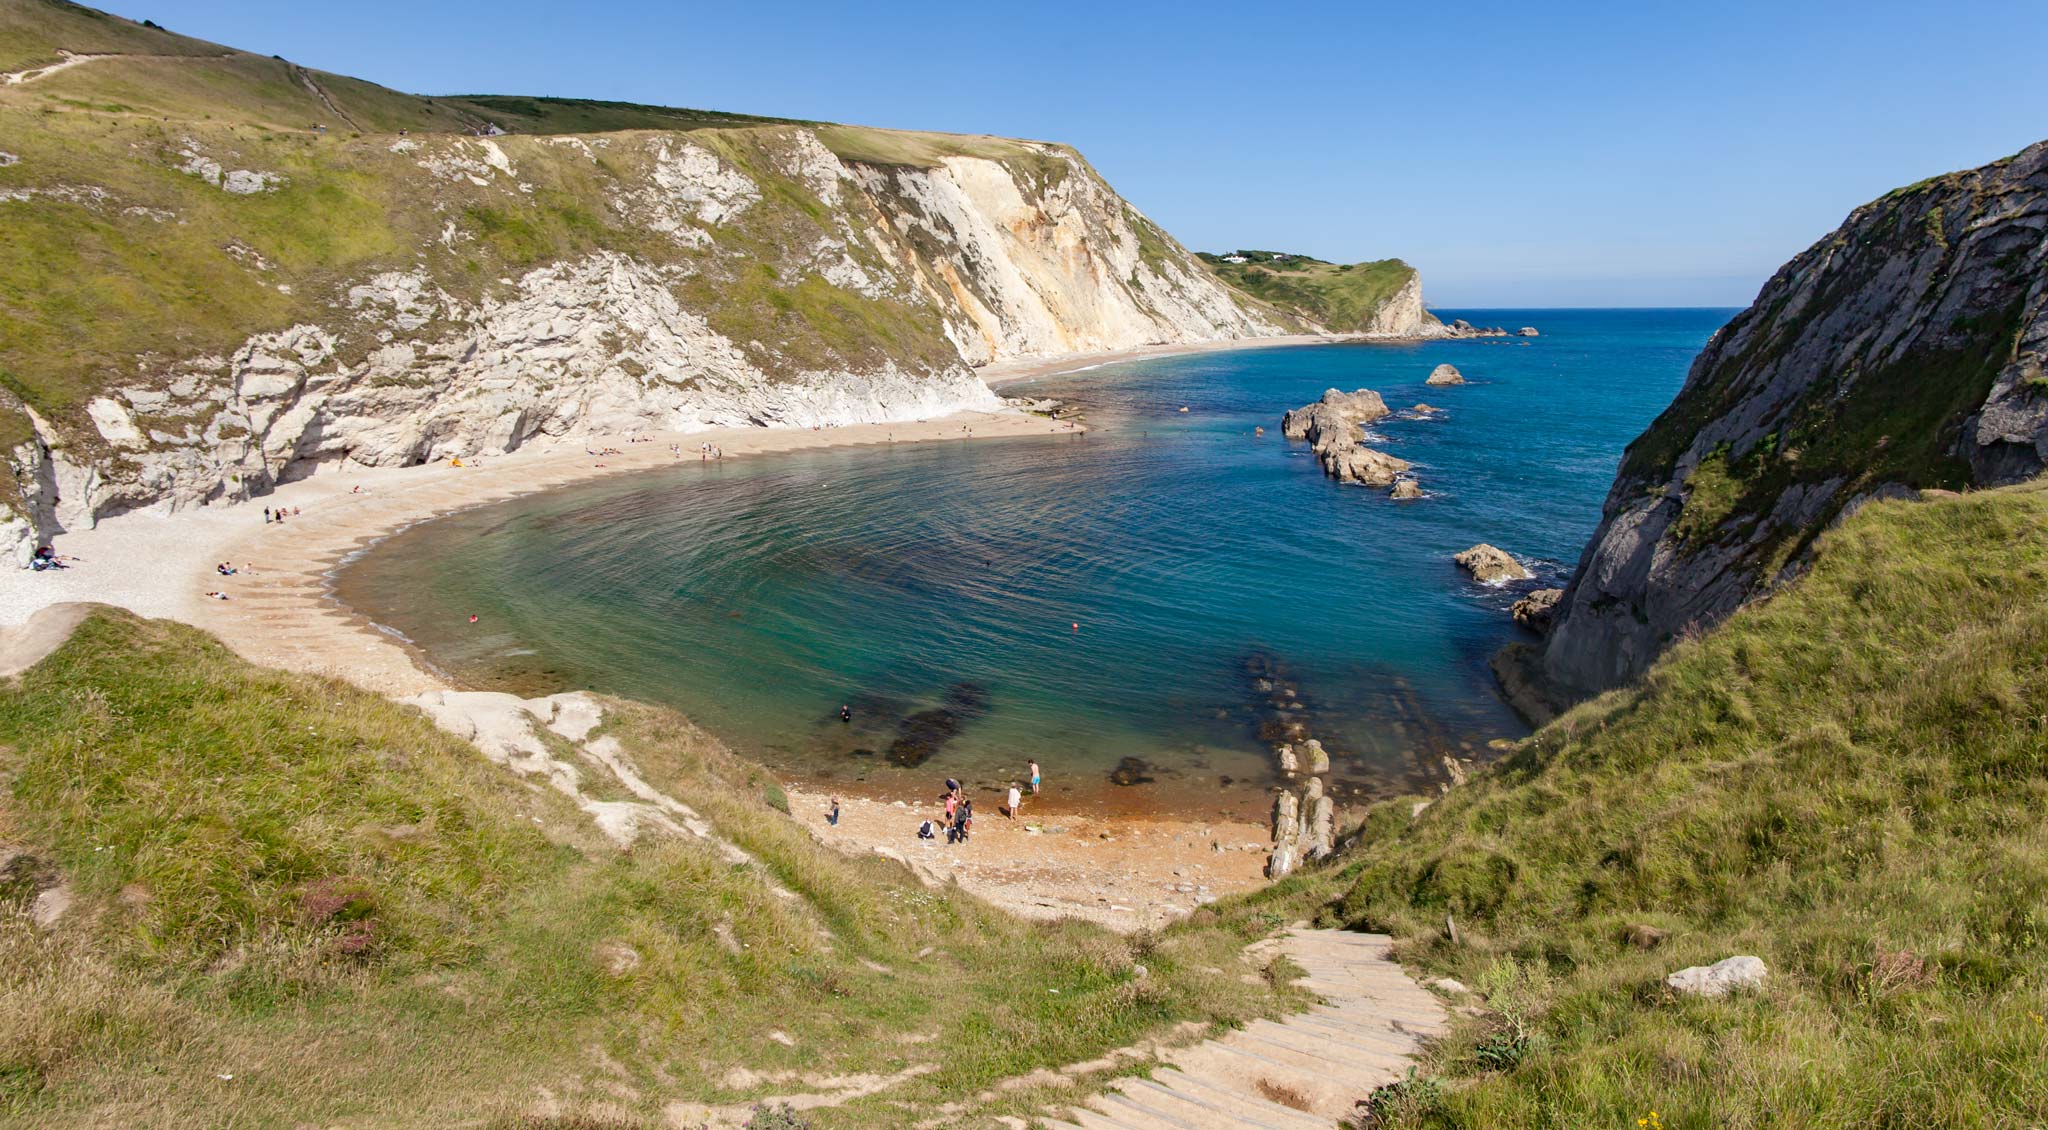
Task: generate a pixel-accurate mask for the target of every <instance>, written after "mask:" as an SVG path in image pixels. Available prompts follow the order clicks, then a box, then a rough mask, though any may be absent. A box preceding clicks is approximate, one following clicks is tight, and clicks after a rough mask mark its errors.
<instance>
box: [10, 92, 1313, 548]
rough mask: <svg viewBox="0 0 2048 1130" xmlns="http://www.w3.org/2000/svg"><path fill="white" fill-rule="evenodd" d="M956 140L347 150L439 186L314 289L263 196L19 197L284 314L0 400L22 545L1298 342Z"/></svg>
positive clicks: (193, 149) (774, 134)
mask: <svg viewBox="0 0 2048 1130" xmlns="http://www.w3.org/2000/svg"><path fill="white" fill-rule="evenodd" d="M920 136H922V135H920ZM964 148H967V149H969V150H970V151H968V152H962V153H955V154H949V155H944V156H941V157H939V158H937V159H924V160H918V161H891V160H883V159H866V158H863V157H860V156H854V157H842V156H840V155H839V154H837V153H835V152H834V151H833V150H832V149H830V148H828V147H827V146H826V145H824V144H823V143H821V141H820V140H819V137H818V136H817V134H816V132H814V131H812V130H810V129H807V128H802V127H769V128H761V129H748V130H731V131H721V132H720V133H718V134H717V135H716V136H715V137H707V136H706V135H704V134H701V133H661V132H651V133H626V134H612V135H593V136H589V137H569V136H555V137H536V138H510V137H508V138H499V139H488V140H486V139H463V138H456V137H449V136H437V137H422V138H398V139H393V138H389V137H386V138H384V139H382V140H381V141H378V140H374V139H370V140H365V141H363V142H360V143H355V145H354V148H352V149H349V150H346V151H344V152H345V154H346V157H347V159H348V160H349V161H350V162H352V166H351V167H350V169H349V172H350V173H351V174H352V175H357V176H360V175H375V176H378V177H383V178H393V179H404V180H408V181H410V182H414V183H415V184H416V188H414V189H412V190H411V191H410V192H409V193H408V196H409V199H407V200H406V201H405V202H404V203H403V204H402V205H401V206H400V207H401V211H400V212H398V213H393V215H395V216H396V219H394V220H393V221H392V227H393V239H394V241H397V242H400V244H401V246H400V247H399V249H398V251H397V252H396V253H395V254H390V255H385V256H383V257H382V261H381V262H374V263H370V264H366V265H364V266H363V267H362V268H361V269H360V270H358V271H356V272H354V273H352V274H347V275H344V276H343V277H341V278H339V279H338V281H332V282H329V283H327V284H326V285H325V286H324V287H323V288H321V289H320V291H319V293H317V294H311V293H308V291H309V290H311V289H312V287H311V286H309V284H307V283H306V282H304V281H298V280H294V281H287V280H288V279H290V278H291V276H290V275H289V273H288V272H287V271H285V270H284V269H282V268H280V266H279V265H278V264H276V263H274V262H272V257H271V256H270V255H268V254H267V253H266V251H265V233H264V231H263V230H262V229H261V228H260V227H259V226H257V224H256V223H255V222H254V221H253V220H246V219H244V217H245V216H247V215H249V213H246V212H243V211H240V209H244V208H254V207H260V206H261V205H263V204H265V203H267V201H264V200H261V199H258V200H255V201H250V202H247V203H244V202H241V201H225V200H216V199H214V198H213V197H204V198H195V199H194V200H193V201H192V203H191V204H190V206H189V207H187V208H180V207H177V205H178V203H179V201H178V200H176V199H172V200H157V199H130V198H128V196H127V195H126V194H124V192H123V182H118V181H117V182H116V183H114V185H113V186H112V187H107V188H102V187H100V186H91V185H77V184H68V183H67V184H65V185H60V186H55V187H41V188H37V187H30V188H26V189H22V190H15V191H13V192H11V193H9V194H4V195H0V210H4V209H9V208H14V209H37V208H42V209H64V210H68V211H70V212H77V211H81V210H82V211H84V212H85V213H87V214H88V215H90V216H94V217H96V218H97V219H99V220H100V222H102V223H104V224H106V225H108V227H109V229H110V230H112V229H115V228H118V227H119V226H120V225H135V224H144V223H157V224H169V225H188V224H190V223H198V222H202V221H203V222H206V223H209V224H214V223H218V224H220V225H221V227H222V228H223V229H224V231H225V232H226V234H227V238H226V239H225V240H223V241H222V243H221V251H222V253H223V254H224V255H226V256H227V257H228V258H229V259H231V260H232V262H233V264H234V265H235V266H236V268H237V270H238V271H240V272H244V273H246V274H247V275H248V277H249V278H250V279H251V280H253V281H254V283H255V284H256V285H258V286H260V287H263V288H266V289H267V290H271V291H275V292H276V293H277V294H282V295H288V296H290V299H289V302H290V304H291V305H290V308H291V314H292V316H291V319H290V321H289V322H287V323H285V324H281V325H275V326H273V327H270V328H265V329H262V330H261V331H260V332H254V333H250V334H248V335H247V336H245V337H243V338H242V339H241V340H240V341H239V343H238V344H236V345H234V346H233V347H232V348H229V349H226V350H222V351H209V352H200V353H194V354H189V355H186V354H181V353H179V352H177V351H176V350H168V351H167V350H151V351H147V352H142V353H140V354H139V355H138V356H136V357H134V359H133V368H132V369H129V368H126V367H125V366H123V367H122V368H115V367H114V366H109V367H108V372H107V375H106V376H104V377H102V378H101V383H100V385H99V386H98V387H96V388H94V389H93V390H92V392H93V395H90V396H88V397H83V398H80V400H81V401H82V402H81V403H76V404H73V405H71V406H69V407H68V410H65V411H48V412H44V413H41V414H30V413H29V412H27V407H28V406H25V405H23V404H22V403H21V401H20V399H19V398H16V397H14V396H12V394H10V393H8V392H7V391H5V389H4V388H0V397H5V398H7V399H6V402H5V403H4V404H0V407H4V408H11V409H13V410H14V411H16V412H19V413H21V414H22V415H23V416H31V422H32V435H31V436H29V438H28V439H27V441H26V442H23V443H21V444H19V445H18V446H17V447H15V448H14V450H13V452H12V458H11V461H10V462H11V466H12V477H13V482H14V487H15V490H14V492H13V493H14V494H15V496H16V497H15V498H13V499H12V500H10V506H9V509H10V510H12V511H13V512H14V513H13V514H12V515H11V516H8V517H6V518H0V551H9V552H10V553H11V555H13V556H22V555H25V554H26V553H28V552H29V550H30V548H31V547H32V546H33V545H34V544H35V543H36V542H37V541H40V540H45V539H47V538H48V537H50V536H51V535H52V534H55V533H57V532H60V531H61V530H63V529H67V528H75V527H78V526H82V525H90V524H92V523H93V522H94V521H96V520H98V519H99V518H101V517H105V516H107V515H110V514H115V513H121V512H124V511H130V510H137V509H154V510H174V509H177V508H179V507H183V506H189V505H195V504H205V503H209V502H216V501H221V500H235V499H244V498H249V497H255V496H258V495H261V494H262V493H264V492H265V491H267V490H268V489H269V488H270V486H271V485H272V484H274V483H276V482H278V481H282V480H287V479H291V478H296V477H301V476H304V475H307V474H312V473H316V472H318V471H320V470H321V469H323V468H330V467H333V466H336V465H338V464H339V463H341V462H343V461H353V462H356V463H360V464H364V465H377V466H386V465H403V464H410V463H419V462H424V461H428V460H433V459H439V458H444V457H448V456H464V455H475V454H490V453H500V452H506V451H510V450H513V449H515V448H517V447H519V446H520V445H521V444H523V443H526V442H529V441H531V440H532V439H534V438H535V437H536V436H545V437H576V436H582V435H590V436H610V437H616V436H618V435H619V434H620V433H623V432H631V431H635V430H656V429H662V430H689V429H692V428H698V427H708V426H714V425H744V424H755V425H761V426H770V427H808V426H812V425H835V424H847V423H862V422H883V421H894V420H909V419H918V418H927V417H931V416H935V415H943V414H946V413H949V412H954V411H959V410H963V409H982V410H987V409H993V408H997V407H1000V404H1001V402H1000V400H999V398H997V397H996V396H995V395H994V394H993V393H991V392H990V391H989V390H988V388H987V387H986V386H985V385H984V384H982V382H981V381H980V380H979V379H978V378H977V377H976V376H975V375H974V373H973V366H976V365H980V364H984V363H988V362H993V361H1004V360H1012V359H1017V358H1023V357H1031V356H1036V355H1045V354H1059V353H1068V352H1075V351H1083V350H1104V349H1118V348H1124V347H1129V346H1136V345H1144V344H1154V343H1172V342H1194V341H1207V340H1216V339H1222V338H1231V337H1242V336H1256V335H1261V334H1268V333H1277V332H1280V330H1281V327H1280V326H1278V325H1277V324H1275V323H1274V322H1273V321H1271V320H1269V319H1267V318H1266V317H1264V316H1262V315H1260V314H1259V313H1258V312H1257V311H1256V309H1255V308H1254V306H1253V305H1252V304H1248V303H1244V302H1242V300H1241V299H1240V298H1238V297H1237V296H1235V295H1234V294H1233V293H1232V292H1231V291H1230V290H1229V289H1228V288H1227V287H1225V286H1224V285H1222V284H1221V283H1219V282H1217V281H1216V280H1215V278H1214V277H1213V276H1211V275H1210V274H1209V273H1208V272H1207V271H1206V270H1205V269H1204V268H1203V267H1202V266H1201V265H1200V264H1199V263H1198V262H1197V261H1195V260H1194V259H1193V258H1192V257H1191V256H1190V255H1188V253H1187V252H1186V251H1185V250H1183V249H1182V248H1181V247H1180V246H1179V245H1178V244H1176V243H1174V242H1173V241H1172V240H1171V239H1169V238H1167V237H1166V236H1165V235H1164V234H1163V233H1162V232H1160V231H1159V229H1158V228H1157V227H1156V226H1154V225H1152V224H1151V223H1150V221H1148V220H1146V219H1145V218H1144V217H1143V216H1141V215H1139V214H1138V213H1137V212H1136V210H1135V209H1133V208H1131V206H1130V205H1128V204H1127V203H1125V202H1124V201H1123V200H1122V199H1121V198H1120V197H1118V196H1117V194H1116V193H1115V192H1114V191H1113V190H1112V189H1110V187H1109V186H1108V185H1107V184H1106V183H1104V182H1103V180H1102V179H1101V178H1100V177H1099V176H1097V175H1096V174H1095V173H1094V171H1093V170H1092V169H1090V168H1089V167H1088V166H1087V164H1086V163H1085V162H1083V161H1082V160H1081V159H1080V158H1079V157H1078V156H1077V155H1075V154H1074V153H1073V152H1072V151H1071V150H1067V149H1064V148H1062V147H1058V146H1052V145H1040V144H1037V143H1029V142H1003V143H1000V144H996V143H985V144H978V145H976V146H968V147H964ZM977 148H978V149H982V150H985V151H986V155H983V154H982V153H977V152H973V151H971V150H973V149H977ZM129 149H130V150H131V151H137V152H141V153H143V154H145V157H144V159H145V160H149V159H153V160H155V161H156V162H157V163H159V164H162V165H164V166H166V167H168V168H169V169H171V170H173V171H177V172H186V173H187V175H188V176H190V177H192V178H193V180H192V181H191V182H190V183H189V184H188V183H187V182H185V181H182V180H176V179H175V178H173V182H174V186H176V185H183V186H185V187H184V191H186V192H188V193H202V194H203V193H208V192H210V193H214V194H216V195H224V194H225V192H226V190H224V189H222V188H221V187H220V184H219V183H216V181H214V180H209V179H207V178H206V177H204V176H201V175H199V174H193V173H189V171H188V170H189V169H191V168H194V167H198V168H202V169H204V168H207V167H212V168H225V167H228V166H230V165H235V164H241V163H249V164H261V163H263V161H264V154H263V153H262V152H259V151H254V150H255V146H254V144H253V143H251V142H249V141H248V140H246V138H244V137H240V136H237V137H235V138H233V139H232V140H226V139H223V138H222V137H220V136H182V137H178V138H175V139H172V140H170V141H167V142H163V143H161V144H159V145H157V146H156V148H155V149H154V150H151V149H148V148H145V147H142V146H137V145H131V146H129ZM202 162H203V163H202ZM252 171H256V172H262V174H263V176H264V178H265V180H264V185H265V186H266V187H265V188H264V189H263V190H262V192H260V193H239V194H237V195H239V196H256V197H261V196H264V195H268V194H273V193H290V192H293V191H302V190H303V191H306V192H308V193H311V192H313V191H315V190H316V187H317V186H316V185H314V184H312V183H309V182H312V181H313V180H314V179H315V178H316V177H317V176H318V175H319V173H318V171H315V172H305V171H299V170H294V171H293V172H292V173H289V174H286V173H271V172H268V171H264V170H252ZM245 179H246V178H245ZM145 183H151V182H145ZM60 190H61V191H60ZM163 205H169V206H163ZM307 206H308V207H319V206H320V205H319V204H318V203H314V202H311V201H309V203H308V204H307ZM202 210H203V211H204V214H203V215H202V214H201V212H202ZM415 212H416V213H417V214H414V213H415ZM144 213H146V214H147V215H143V216H142V218H137V217H138V215H139V214H144ZM529 215H531V216H532V217H533V218H532V219H530V220H529V219H527V218H526V217H527V216H529ZM562 216H566V217H569V218H570V219H571V220H572V221H573V223H572V224H571V225H569V226H564V227H562V230H563V231H565V232H567V233H568V234H566V235H561V236H555V237H551V238H553V239H554V240H555V243H556V244H557V245H559V246H560V247H561V248H562V249H563V250H564V251H566V252H567V253H563V254H551V253H549V252H548V250H547V245H542V250H541V251H540V252H534V251H532V250H531V249H530V248H529V247H528V246H527V245H528V244H537V245H540V244H541V243H542V239H543V237H545V236H547V234H548V231H549V230H550V229H545V228H542V227H541V223H542V222H543V221H548V222H552V223H555V224H556V225H557V226H561V222H560V220H559V219H558V217H562ZM152 217H154V218H152ZM522 225H523V226H522ZM591 231H596V232H597V233H598V234H597V235H596V236H590V235H589V234H588V233H589V232H591ZM508 233H509V236H508ZM146 234H147V233H145V235H146ZM108 238H109V239H111V238H113V237H112V236H109V237H108ZM408 238H410V240H411V241H412V243H411V246H410V247H407V246H404V241H405V240H406V239H408ZM521 241H524V242H521ZM487 256H490V257H493V258H492V259H487V258H486V257H487ZM521 257H523V258H524V259H525V260H526V262H525V263H523V264H522V265H521V266H520V267H519V269H518V270H517V271H516V272H514V273H507V274H501V275H498V276H496V277H495V278H493V277H491V276H490V263H491V262H492V261H494V260H495V259H504V260H517V259H519V258H521ZM536 259H538V261H537V262H536V261H535V260H536ZM480 260H482V261H483V265H481V266H480ZM295 288H299V289H296V290H295ZM272 297H273V300H275V295H273V296H272ZM124 370H125V371H124Z"/></svg>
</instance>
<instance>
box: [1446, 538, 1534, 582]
mask: <svg viewBox="0 0 2048 1130" xmlns="http://www.w3.org/2000/svg"><path fill="white" fill-rule="evenodd" d="M1451 560H1453V561H1455V562H1457V563H1458V567H1459V568H1461V569H1463V570H1465V571H1466V572H1467V573H1470V574H1472V579H1473V580H1475V581H1478V582H1479V583H1480V584H1484V585H1497V584H1501V583H1503V582H1506V581H1526V580H1528V579H1529V578H1530V577H1532V576H1534V574H1533V573H1530V572H1529V570H1527V569H1524V568H1523V567H1522V563H1521V562H1519V561H1517V560H1515V559H1514V558H1513V557H1511V556H1509V555H1508V552H1507V551H1506V550H1504V549H1500V548H1497V547H1495V546H1491V545H1488V544H1487V543H1485V542H1480V543H1479V544H1478V545H1475V546H1473V547H1472V548H1471V549H1468V550H1466V551H1465V552H1463V553H1460V554H1458V555H1456V556H1455V557H1452V558H1451Z"/></svg>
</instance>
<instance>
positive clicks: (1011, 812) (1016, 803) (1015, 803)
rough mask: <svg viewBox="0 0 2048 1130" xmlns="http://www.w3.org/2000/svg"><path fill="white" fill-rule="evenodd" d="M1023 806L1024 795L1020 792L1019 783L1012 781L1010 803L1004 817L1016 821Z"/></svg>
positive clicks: (1006, 807) (1004, 810)
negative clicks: (1018, 811)
mask: <svg viewBox="0 0 2048 1130" xmlns="http://www.w3.org/2000/svg"><path fill="white" fill-rule="evenodd" d="M1023 806H1024V794H1023V793H1022V792H1020V791H1019V790H1018V788H1017V782H1015V781H1012V782H1010V803H1009V804H1008V805H1007V806H1005V807H1004V809H1003V815H1005V816H1007V817H1009V818H1010V819H1012V820H1015V819H1016V818H1017V810H1018V809H1019V808H1022V807H1023Z"/></svg>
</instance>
